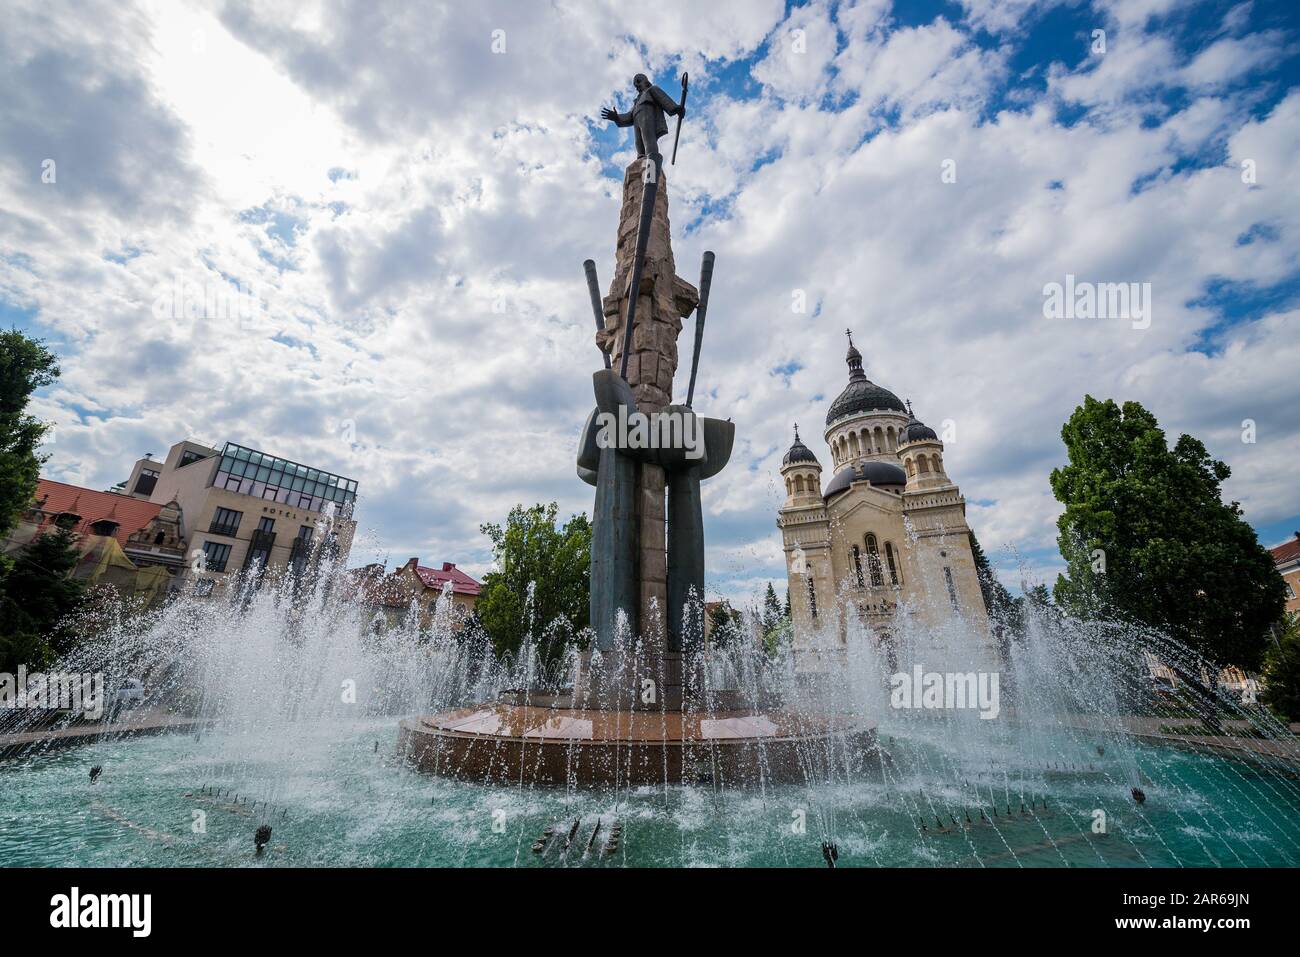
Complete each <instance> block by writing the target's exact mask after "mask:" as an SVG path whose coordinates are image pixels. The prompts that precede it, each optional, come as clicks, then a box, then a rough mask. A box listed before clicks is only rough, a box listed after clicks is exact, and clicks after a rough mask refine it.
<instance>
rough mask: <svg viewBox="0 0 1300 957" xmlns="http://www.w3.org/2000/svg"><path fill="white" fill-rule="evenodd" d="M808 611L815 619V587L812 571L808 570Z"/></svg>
mask: <svg viewBox="0 0 1300 957" xmlns="http://www.w3.org/2000/svg"><path fill="white" fill-rule="evenodd" d="M808 610H809V612H810V613H811V614H812V616H813V617H814V618H816V617H817V586H816V585H815V584H814V583H813V577H812V569H811V568H810V569H808Z"/></svg>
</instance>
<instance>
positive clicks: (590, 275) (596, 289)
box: [582, 259, 609, 369]
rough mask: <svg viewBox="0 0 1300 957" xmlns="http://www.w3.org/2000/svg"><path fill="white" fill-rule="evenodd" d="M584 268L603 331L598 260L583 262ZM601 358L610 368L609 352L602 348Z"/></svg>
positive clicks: (597, 324)
mask: <svg viewBox="0 0 1300 957" xmlns="http://www.w3.org/2000/svg"><path fill="white" fill-rule="evenodd" d="M582 268H583V269H584V270H586V273H587V295H589V296H590V297H591V311H592V313H593V314H594V315H595V317H596V331H597V332H601V331H602V330H604V328H605V316H604V311H603V310H602V309H601V308H600V283H599V282H598V281H597V279H596V262H595V260H593V259H588V260H586V261H585V262H583V264H582ZM600 355H601V358H603V359H604V360H605V368H606V369H608V368H609V353H608V352H606V351H605V350H604V349H601V350H600Z"/></svg>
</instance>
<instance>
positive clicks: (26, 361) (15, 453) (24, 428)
mask: <svg viewBox="0 0 1300 957" xmlns="http://www.w3.org/2000/svg"><path fill="white" fill-rule="evenodd" d="M58 375H59V364H58V359H57V358H56V357H55V355H54V353H52V352H50V351H49V350H48V349H46V348H45V346H44V344H43V343H42V342H41V341H40V340H38V339H31V338H29V337H27V336H25V335H23V334H22V333H21V332H19V331H18V330H17V329H10V330H7V331H4V332H0V536H5V535H8V534H9V533H10V532H11V531H13V529H14V526H15V525H17V524H18V519H19V518H20V517H21V516H22V513H23V511H24V510H26V509H27V508H28V507H30V506H31V503H32V497H33V496H34V495H35V494H36V480H37V479H38V478H40V472H41V463H42V462H44V461H45V459H46V458H47V457H48V456H44V455H38V454H37V452H36V449H37V447H38V446H39V445H40V444H41V438H42V437H43V436H44V435H45V433H46V432H47V431H49V426H48V425H46V424H45V423H43V422H41V421H40V420H39V419H37V418H36V417H35V416H32V415H28V414H27V403H28V400H30V399H31V395H32V393H33V392H34V391H36V390H37V389H39V388H41V387H43V386H47V385H49V384H50V383H51V382H53V381H54V380H55V379H56V378H58Z"/></svg>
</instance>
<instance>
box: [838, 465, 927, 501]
mask: <svg viewBox="0 0 1300 957" xmlns="http://www.w3.org/2000/svg"><path fill="white" fill-rule="evenodd" d="M863 480H865V481H868V482H870V483H871V484H872V485H906V484H907V473H906V472H904V471H903V469H902V468H901V467H900V466H897V465H894V464H892V463H890V462H863V463H862V464H861V465H859V466H856V467H855V466H852V465H849V466H846V467H845V468H842V469H840V470H839V472H837V473H836V474H835V477H834V478H833V479H831V481H830V484H829V485H827V486H826V491H825V492H823V493H822V498H830V497H831V496H832V495H835V494H837V493H839V492H843V491H844V490H845V489H846V488H848V487H849V486H850V485H852V484H853V483H854V482H861V481H863Z"/></svg>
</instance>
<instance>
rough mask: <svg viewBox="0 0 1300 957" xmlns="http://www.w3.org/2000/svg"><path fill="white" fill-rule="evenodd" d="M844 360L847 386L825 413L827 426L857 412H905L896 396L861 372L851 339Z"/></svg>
mask: <svg viewBox="0 0 1300 957" xmlns="http://www.w3.org/2000/svg"><path fill="white" fill-rule="evenodd" d="M844 358H845V361H846V362H847V363H848V364H849V384H848V385H846V386H845V387H844V391H843V392H841V393H840V395H839V398H837V399H836V400H835V401H834V402H832V403H831V408H830V411H829V412H827V413H826V424H827V425H830V424H831V423H832V422H834V421H835V420H836V419H842V418H844V416H846V415H856V414H858V413H859V412H877V411H889V412H906V411H907V409H906V408H904V406H903V403H902V401H901V400H900V399H899V398H898V396H896V395H894V393H892V392H890V391H889V390H888V389H885V388H882V387H881V386H878V385H876V384H875V383H874V382H872V381H871V380H870V379H868V378H867V375H866V373H865V372H863V371H862V353H860V352H858V350H857V349H856V348H855V347H854V345H853V339H852V337H850V338H849V352H848V355H846V356H845V357H844Z"/></svg>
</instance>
